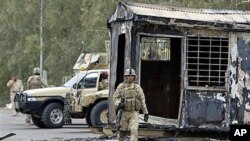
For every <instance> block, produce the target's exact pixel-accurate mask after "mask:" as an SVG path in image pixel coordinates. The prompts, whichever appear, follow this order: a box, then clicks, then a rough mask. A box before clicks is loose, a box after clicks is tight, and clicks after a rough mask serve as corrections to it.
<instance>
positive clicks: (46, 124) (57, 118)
mask: <svg viewBox="0 0 250 141" xmlns="http://www.w3.org/2000/svg"><path fill="white" fill-rule="evenodd" d="M90 55H91V54H89V55H83V56H82V57H83V60H84V61H83V64H84V65H85V66H84V67H86V68H84V69H92V68H95V69H92V70H85V71H78V72H77V73H76V75H75V76H74V77H73V78H71V79H70V80H69V81H68V82H66V83H65V84H64V85H63V86H62V87H49V88H42V89H33V90H26V91H23V92H22V93H20V94H17V95H16V98H15V107H16V110H17V111H19V112H21V113H24V114H30V115H31V117H32V121H33V123H34V124H35V125H36V126H37V127H40V128H60V127H62V126H63V125H64V124H65V121H64V113H63V109H64V102H65V96H66V94H67V93H74V92H75V93H76V94H79V93H81V92H82V93H84V94H86V95H88V96H85V95H84V94H82V95H81V96H83V97H84V98H85V99H84V100H83V101H84V105H83V106H85V108H84V109H82V111H83V112H82V113H79V112H78V113H72V114H71V115H72V118H85V117H87V118H86V120H87V121H88V120H89V119H90V117H89V116H90V113H91V110H92V109H93V110H95V111H96V110H98V109H99V108H95V106H97V107H98V105H105V101H103V100H105V98H104V97H105V96H106V97H107V95H108V91H107V90H104V91H101V87H102V88H103V87H104V86H103V84H102V83H99V80H100V81H101V79H103V76H104V77H105V78H107V77H108V70H107V69H96V68H100V67H98V66H101V67H103V66H104V65H102V64H100V63H97V62H100V60H99V59H98V58H100V56H98V54H93V56H95V58H97V59H96V60H95V61H92V60H93V59H90V60H86V59H85V58H86V56H88V59H89V56H90ZM102 55H103V54H102ZM104 55H105V54H104ZM104 58H105V57H104ZM77 63H79V61H77ZM85 63H87V64H88V65H86V64H85ZM93 64H95V65H93ZM80 66H81V65H80ZM106 66H107V65H106ZM100 85H102V86H100ZM105 85H107V84H105ZM106 88H107V87H106ZM99 91H100V92H99ZM104 93H106V95H105V96H104V95H103V96H102V97H99V96H100V94H104ZM95 95H98V97H96V98H95V99H93V96H95ZM106 99H107V98H106ZM81 100H82V99H81ZM91 100H92V101H91ZM78 102H80V101H78ZM99 102H101V103H99ZM95 111H94V112H93V113H95ZM106 111H107V110H106Z"/></svg>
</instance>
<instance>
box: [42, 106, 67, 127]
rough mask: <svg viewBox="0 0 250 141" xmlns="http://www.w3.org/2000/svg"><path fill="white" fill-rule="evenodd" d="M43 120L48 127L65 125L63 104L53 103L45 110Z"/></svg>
mask: <svg viewBox="0 0 250 141" xmlns="http://www.w3.org/2000/svg"><path fill="white" fill-rule="evenodd" d="M42 121H43V123H44V125H45V127H47V128H61V127H62V126H63V125H64V119H63V106H62V105H61V104H59V103H51V104H49V105H48V106H46V107H45V108H44V110H43V114H42Z"/></svg>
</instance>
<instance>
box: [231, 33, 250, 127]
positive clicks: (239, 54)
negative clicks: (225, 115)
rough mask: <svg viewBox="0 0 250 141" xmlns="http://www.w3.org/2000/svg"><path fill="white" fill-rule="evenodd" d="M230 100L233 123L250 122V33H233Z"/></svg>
mask: <svg viewBox="0 0 250 141" xmlns="http://www.w3.org/2000/svg"><path fill="white" fill-rule="evenodd" d="M231 39H232V40H231V42H232V43H231V44H232V46H233V49H232V52H231V56H232V57H231V58H232V60H231V64H232V65H231V69H230V70H231V77H230V83H231V86H230V100H231V101H230V102H231V105H230V106H231V107H230V109H231V118H230V121H231V123H236V124H249V123H250V106H249V105H250V103H249V102H250V93H249V90H250V87H249V86H250V78H249V73H250V71H249V70H250V67H249V66H250V60H249V58H250V34H249V33H248V34H247V33H232V34H231Z"/></svg>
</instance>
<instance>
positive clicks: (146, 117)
mask: <svg viewBox="0 0 250 141" xmlns="http://www.w3.org/2000/svg"><path fill="white" fill-rule="evenodd" d="M144 121H145V122H147V121H148V114H145V115H144Z"/></svg>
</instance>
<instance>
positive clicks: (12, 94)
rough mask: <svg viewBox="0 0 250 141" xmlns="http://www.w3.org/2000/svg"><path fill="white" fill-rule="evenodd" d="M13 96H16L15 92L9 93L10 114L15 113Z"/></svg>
mask: <svg viewBox="0 0 250 141" xmlns="http://www.w3.org/2000/svg"><path fill="white" fill-rule="evenodd" d="M15 96H16V93H10V102H11V104H12V107H11V110H12V115H16V114H17V112H16V109H15V102H14V99H15Z"/></svg>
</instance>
